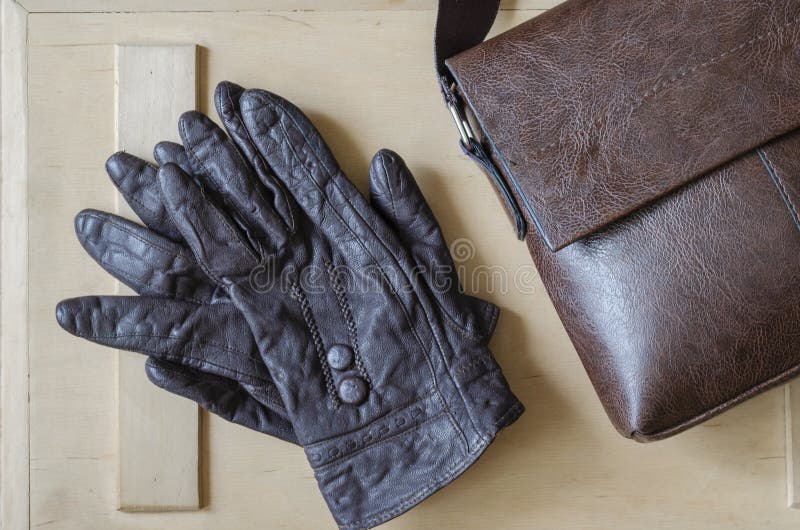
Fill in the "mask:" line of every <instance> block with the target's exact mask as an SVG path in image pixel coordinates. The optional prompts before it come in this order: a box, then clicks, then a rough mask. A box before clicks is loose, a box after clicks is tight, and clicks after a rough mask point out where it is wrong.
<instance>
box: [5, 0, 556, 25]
mask: <svg viewBox="0 0 800 530" xmlns="http://www.w3.org/2000/svg"><path fill="white" fill-rule="evenodd" d="M562 1H563V0H503V3H502V4H501V6H500V8H501V9H503V10H512V11H523V10H541V9H549V8H551V7H553V6H555V5H557V4H559V3H561V2H562ZM19 2H20V3H21V4H23V5H24V6H25V9H27V10H28V11H30V12H31V13H112V12H127V13H144V12H206V11H218V12H232V11H372V10H375V11H379V10H385V11H433V10H434V9H436V4H435V3H434V2H431V1H430V0H405V1H404V2H397V1H396V0H350V1H348V2H331V1H330V0H229V1H228V2H226V3H224V6H223V7H222V8H220V2H218V1H217V0H175V1H173V2H163V1H162V0H72V1H71V2H64V0H19ZM431 31H433V29H432V28H431Z"/></svg>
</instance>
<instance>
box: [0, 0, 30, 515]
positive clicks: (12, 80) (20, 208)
mask: <svg viewBox="0 0 800 530" xmlns="http://www.w3.org/2000/svg"><path fill="white" fill-rule="evenodd" d="M0 11H1V12H0V27H2V42H0V79H2V85H1V86H0V121H2V129H0V151H2V155H0V171H2V174H1V175H0V178H1V179H2V190H0V201H2V205H0V208H1V210H0V211H1V212H2V214H1V217H0V227H1V230H2V231H1V232H0V245H2V250H0V266H1V267H2V271H1V272H0V293H2V302H0V528H5V529H12V528H28V524H29V506H30V503H29V492H30V466H29V461H30V452H29V445H28V433H29V408H28V391H29V388H28V324H27V320H28V152H27V141H28V126H27V125H28V123H27V120H28V105H27V88H28V87H27V50H26V41H27V13H26V12H25V10H24V9H23V8H22V7H20V6H19V5H18V4H16V3H14V2H12V1H11V0H2V4H0Z"/></svg>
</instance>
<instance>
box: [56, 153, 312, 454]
mask: <svg viewBox="0 0 800 530" xmlns="http://www.w3.org/2000/svg"><path fill="white" fill-rule="evenodd" d="M156 159H157V160H158V161H159V162H160V163H166V162H172V163H178V164H181V165H182V166H183V167H184V168H187V170H188V168H189V166H188V163H187V160H186V156H185V153H184V152H183V148H182V147H181V146H179V145H176V144H167V143H164V144H161V145H160V146H159V147H158V148H157V149H156ZM106 170H107V172H108V174H109V176H110V177H111V180H112V181H113V182H114V184H115V185H116V186H117V188H118V189H119V191H120V193H121V195H122V196H123V197H124V198H125V200H126V201H127V202H128V204H130V206H131V207H132V209H133V210H134V211H135V212H136V213H137V215H138V216H139V218H140V219H141V220H142V221H143V222H144V223H145V225H147V227H148V228H143V227H141V226H139V225H137V224H135V223H132V222H130V221H128V220H127V219H124V218H122V217H119V216H117V215H113V214H109V213H105V212H99V211H96V210H84V211H82V212H80V213H79V214H78V215H77V216H76V218H75V231H76V234H77V236H78V240H79V241H80V242H81V244H82V245H83V247H84V248H85V249H86V251H87V253H88V254H89V255H90V256H91V257H92V258H93V259H95V261H97V263H98V264H99V265H100V266H101V267H103V268H104V269H105V270H106V271H108V272H109V273H111V274H112V275H113V276H114V277H115V278H117V279H118V280H120V281H121V282H123V283H125V284H126V285H128V286H129V287H131V288H132V289H133V290H134V291H136V292H137V293H139V294H140V295H142V296H139V297H136V296H96V297H92V296H87V297H81V298H76V299H72V300H65V301H63V302H61V303H60V304H59V305H58V308H57V311H56V314H57V319H58V322H59V324H60V325H61V326H62V327H63V328H64V329H65V330H67V331H69V332H70V333H72V334H74V335H77V336H80V337H83V338H86V339H88V340H91V341H93V342H97V343H100V344H105V345H108V346H113V347H115V348H120V349H125V350H130V351H136V352H139V353H144V354H147V355H148V356H149V357H148V360H147V363H146V364H145V370H146V373H147V376H148V378H149V379H150V380H151V381H152V382H153V383H154V384H156V385H157V386H159V387H161V388H163V389H165V390H168V391H170V392H173V393H175V394H178V395H181V396H183V397H187V398H189V399H192V400H193V401H195V402H197V403H198V404H199V405H200V406H201V407H203V408H204V409H207V410H209V411H211V412H213V413H215V414H217V415H219V416H221V417H222V418H224V419H227V420H228V421H231V422H234V423H238V424H240V425H244V426H246V427H249V428H251V429H255V430H257V431H260V432H262V433H265V434H270V435H273V436H276V437H278V438H281V439H283V440H286V441H289V442H292V443H297V438H296V436H295V434H294V430H293V429H292V426H291V423H290V422H289V421H288V420H287V419H286V417H285V416H286V413H285V411H284V407H283V403H282V402H281V400H280V396H279V395H278V393H277V391H276V389H275V385H274V383H273V382H272V378H271V377H270V375H269V372H268V371H267V369H266V367H265V366H264V363H263V361H262V360H261V358H260V356H259V354H258V349H257V347H256V344H255V340H254V339H253V335H252V333H251V332H250V329H249V327H248V326H247V324H246V322H245V321H244V319H243V318H242V317H241V314H240V313H239V312H238V310H236V309H235V308H234V307H233V306H232V305H231V304H230V303H229V300H228V299H227V297H226V296H225V293H224V291H221V290H219V289H217V288H216V286H215V285H214V284H213V283H211V282H210V281H209V280H208V278H207V277H206V276H205V274H204V273H203V271H202V269H201V268H200V267H199V265H198V264H197V262H196V261H195V259H194V256H193V255H192V253H191V251H189V249H188V248H186V246H185V243H184V241H183V238H182V236H181V235H180V232H179V231H178V229H177V228H176V227H175V226H174V224H173V223H172V221H171V219H170V217H169V215H168V213H167V211H166V210H165V208H164V205H163V201H162V199H161V189H160V187H159V183H158V179H157V175H156V168H154V167H153V166H151V165H150V164H148V163H147V162H145V161H144V160H141V159H139V158H137V157H135V156H132V155H128V154H126V153H116V154H114V155H112V156H111V157H110V158H109V159H108V162H107V163H106Z"/></svg>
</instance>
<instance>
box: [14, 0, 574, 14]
mask: <svg viewBox="0 0 800 530" xmlns="http://www.w3.org/2000/svg"><path fill="white" fill-rule="evenodd" d="M19 3H20V4H22V5H23V6H25V8H26V9H27V10H28V11H30V12H32V13H36V12H48V13H53V12H66V13H76V12H86V13H115V12H139V13H142V12H191V11H213V12H225V11H228V12H231V11H267V10H269V11H364V10H416V11H419V10H433V9H436V3H435V2H434V1H432V0H347V1H341V0H339V1H334V2H332V1H331V0H227V1H226V2H219V0H173V1H171V2H164V1H163V0H71V1H69V2H65V1H64V0H19ZM559 3H560V0H503V2H502V4H501V9H549V8H551V7H553V6H555V5H556V4H559Z"/></svg>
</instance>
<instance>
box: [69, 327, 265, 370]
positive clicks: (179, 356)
mask: <svg viewBox="0 0 800 530" xmlns="http://www.w3.org/2000/svg"><path fill="white" fill-rule="evenodd" d="M72 334H73V335H75V336H76V337H81V338H84V339H88V340H91V341H92V342H96V341H95V340H94V339H106V340H108V339H137V338H141V339H164V340H171V341H177V342H181V343H183V344H186V345H189V346H190V347H191V349H192V351H194V349H195V347H197V346H200V347H208V346H213V347H215V348H219V349H221V350H223V351H226V352H228V353H235V354H239V355H242V356H244V357H247V358H248V359H250V360H251V361H256V362H258V361H259V359H256V358H255V357H252V356H251V355H249V354H247V353H244V352H240V351H238V350H234V349H233V348H229V347H227V346H223V345H221V344H216V343H213V342H208V341H202V340H196V339H193V340H186V339H181V338H178V337H170V336H169V335H152V334H149V335H146V334H142V333H122V334H113V335H92V334H90V333H82V332H77V331H76V332H74V333H72ZM131 343H132V345H134V346H137V347H138V349H139V351H141V352H142V353H146V354H148V355H152V356H153V357H156V358H157V359H167V360H190V361H198V363H199V364H200V365H202V364H206V365H208V366H213V367H215V368H219V369H220V370H223V371H225V372H226V373H230V374H235V375H240V376H243V377H249V378H251V379H253V380H254V381H258V382H260V383H265V382H266V381H265V380H263V379H261V378H260V377H257V376H254V375H252V374H248V373H244V372H240V371H238V370H235V369H233V368H229V367H227V366H223V365H221V364H217V363H214V362H212V361H209V360H207V359H204V358H203V357H195V356H194V355H191V354H189V353H185V352H184V353H164V352H163V351H161V350H151V349H146V348H144V347H142V345H143V344H144V342H142V341H139V340H136V341H131ZM189 366H191V365H189Z"/></svg>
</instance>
